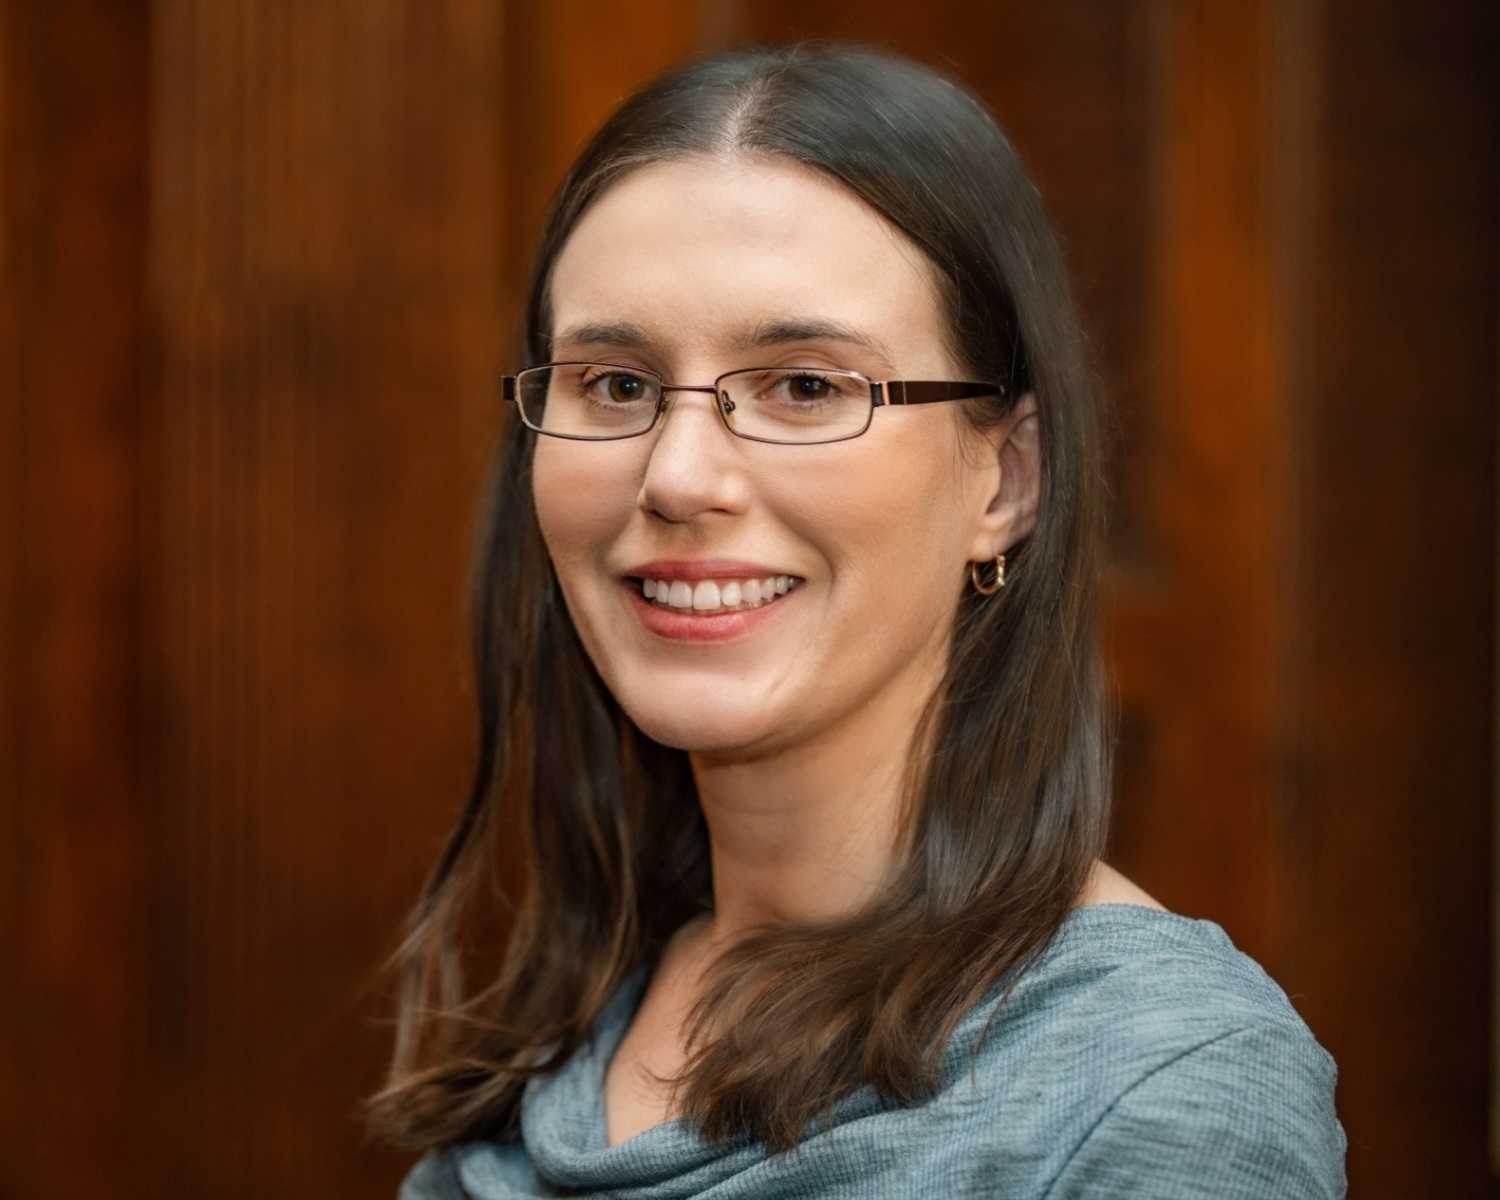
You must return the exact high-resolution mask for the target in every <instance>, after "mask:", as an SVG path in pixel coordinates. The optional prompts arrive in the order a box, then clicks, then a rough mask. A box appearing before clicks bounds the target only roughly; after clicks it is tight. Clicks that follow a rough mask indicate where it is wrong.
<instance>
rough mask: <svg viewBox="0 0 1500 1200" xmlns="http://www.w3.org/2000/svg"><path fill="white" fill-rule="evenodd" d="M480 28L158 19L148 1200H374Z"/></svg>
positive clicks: (473, 333)
mask: <svg viewBox="0 0 1500 1200" xmlns="http://www.w3.org/2000/svg"><path fill="white" fill-rule="evenodd" d="M499 16H500V12H499V9H498V7H497V6H495V5H494V4H491V3H485V2H483V0H447V2H444V3H439V4H433V3H425V2H424V3H412V2H409V0H347V2H342V3H341V2H325V3H316V4H306V5H273V4H263V3H255V2H251V0H160V2H159V3H158V4H157V5H156V6H155V9H154V13H153V37H154V44H155V45H154V49H155V61H156V62H157V64H158V72H157V75H156V78H155V80H154V88H153V112H152V121H153V124H152V128H153V135H154V136H153V150H152V161H151V183H152V210H151V216H152V225H151V231H150V232H151V247H152V255H151V276H150V299H151V305H152V311H153V316H154V319H155V322H156V334H157V338H158V342H159V375H158V381H157V385H158V394H157V397H156V401H157V404H158V406H159V414H160V415H159V423H160V430H161V433H160V436H161V472H160V476H159V480H158V482H157V486H158V487H159V489H160V497H161V499H160V514H161V515H160V524H159V527H158V536H159V538H160V545H161V552H160V553H161V562H160V569H159V575H158V576H157V581H156V582H157V609H156V611H155V614H154V616H155V619H156V620H157V622H158V625H159V628H160V630H161V635H162V639H163V647H162V658H161V663H162V672H163V693H164V705H163V712H162V725H161V734H160V741H159V744H158V752H159V754H160V756H161V778H162V788H161V793H160V798H159V805H160V807H159V820H160V825H159V828H158V833H157V838H158V846H159V850H158V853H159V856H160V861H161V870H160V872H159V874H158V876H157V910H156V914H155V915H156V923H157V924H156V934H157V942H156V944H157V946H158V954H157V958H156V962H155V968H156V980H157V984H158V990H157V1001H158V1017H159V1022H160V1023H159V1027H158V1030H157V1036H158V1046H159V1050H160V1053H161V1063H162V1067H161V1074H160V1078H159V1082H158V1087H159V1095H160V1097H161V1105H162V1109H163V1113H164V1115H166V1116H168V1117H169V1118H170V1124H171V1126H172V1127H174V1128H175V1130H176V1132H175V1134H174V1136H173V1137H172V1138H170V1139H169V1140H167V1139H164V1140H163V1141H162V1142H161V1143H160V1144H159V1145H158V1147H157V1149H158V1152H159V1161H158V1162H157V1164H156V1170H157V1171H158V1172H159V1178H160V1179H161V1180H162V1181H163V1183H164V1185H165V1187H166V1190H167V1191H168V1192H169V1193H170V1194H173V1195H184V1196H190V1195H212V1196H219V1197H258V1196H272V1195H316V1196H337V1195H372V1196H373V1195H389V1194H392V1193H393V1190H394V1187H395V1184H396V1180H397V1176H398V1173H399V1171H400V1169H401V1167H402V1162H401V1161H400V1160H399V1159H397V1158H396V1157H395V1156H392V1155H389V1154H385V1153H383V1152H379V1151H375V1150H371V1149H370V1148H369V1147H367V1146H365V1145H363V1139H362V1135H361V1133H360V1130H359V1128H358V1125H357V1122H356V1119H355V1111H354V1110H355V1105H356V1103H357V1101H358V1099H359V1097H360V1095H361V1093H362V1092H363V1091H365V1090H367V1089H369V1088H370V1087H372V1086H373V1085H374V1084H375V1083H376V1082H377V1081H378V1078H379V1073H380V1068H381V1062H382V1059H383V1057H384V1055H385V1053H386V1051H387V1045H388V1043H387V1038H388V1034H387V1032H386V1030H385V1029H384V1028H383V1027H382V1026H381V1024H380V1023H379V1021H380V1019H381V1018H383V1017H384V1016H385V1015H386V1004H385V999H386V998H385V996H384V994H383V992H380V991H377V990H373V989H372V988H371V987H370V984H371V981H372V979H373V977H374V972H375V968H376V967H377V965H378V963H379V961H380V959H381V957H382V956H383V954H384V953H385V951H386V950H388V949H389V948H390V946H391V945H392V944H393V937H394V933H395V930H396V928H397V925H398V924H399V921H400V919H401V916H402V914H403V913H404V911H405V910H406V908H407V906H408V905H409V903H410V902H411V899H412V897H413V896H414V895H415V893H416V888H417V885H418V883H419V881H420V878H421V875H422V873H423V872H424V871H425V869H426V866H427V863H428V861H429V859H430V856H431V855H432V854H433V853H434V852H435V849H436V847H437V845H438V844H439V839H440V837H441V833H442V831H443V829H444V828H445V826H446V825H447V824H448V822H449V821H450V820H451V819H452V816H453V814H454V811H455V808H456V805H457V803H458V801H459V798H460V797H461V794H462V791H463V787H464V781H465V777H466V774H467V771H468V765H469V764H468V758H469V754H470V752H471V725H472V718H471V717H470V714H469V711H468V709H469V704H468V693H467V687H466V680H467V673H466V664H465V653H464V651H465V647H466V644H467V639H466V634H465V630H464V625H465V621H466V612H465V608H464V596H465V579H466V574H467V555H468V547H469V541H470V529H471V525H472V521H473V516H472V514H473V507H474V502H475V499H476V496H477V494H478V491H479V487H480V480H481V476H482V471H483V464H484V461H485V457H486V453H487V450H488V448H489V443H490V433H491V430H492V429H493V427H494V412H493V380H494V377H495V375H496V374H497V372H498V370H499V366H500V363H501V361H502V345H501V341H502V338H503V329H504V314H503V313H502V311H501V304H500V293H499V267H500V261H501V256H502V250H501V237H502V232H501V231H502V229H503V227H504V219H505V206H506V201H505V193H504V188H503V187H502V179H501V165H500V154H501V147H502V144H503V137H504V129H503V124H502V121H503V106H502V104H501V101H500V91H499V80H500V78H501V77H502V74H503V70H504V63H503V53H504V49H505V47H504V43H503V39H502V36H501V26H500V21H499Z"/></svg>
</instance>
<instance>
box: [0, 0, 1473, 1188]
mask: <svg viewBox="0 0 1500 1200" xmlns="http://www.w3.org/2000/svg"><path fill="white" fill-rule="evenodd" d="M807 35H810V36H819V37H843V38H851V37H852V38H855V39H859V40H862V41H866V42H871V43H876V44H881V45H886V46H892V47H897V48H899V49H901V50H903V51H904V52H906V53H909V54H912V55H914V56H916V57H918V58H920V59H923V60H926V61H929V62H933V63H936V64H939V65H943V66H945V67H947V68H948V69H950V70H952V71H954V72H956V73H957V74H958V75H959V76H961V77H962V78H964V79H966V80H967V81H968V82H969V83H971V84H972V85H973V86H974V87H976V88H977V89H978V90H979V91H980V92H981V93H982V94H983V95H984V96H985V97H986V98H987V100H988V101H989V102H990V103H991V104H992V105H993V106H994V108H995V110H996V111H997V112H998V113H999V114H1000V116H1001V117H1002V119H1003V121H1004V122H1005V124H1006V126H1007V128H1008V129H1009V130H1010V131H1011V132H1012V134H1013V136H1014V138H1015V140H1016V141H1017V143H1018V144H1019V145H1020V147H1021V148H1022V150H1023V153H1024V155H1025V157H1026V158H1027V160H1028V162H1029V163H1030V164H1031V166H1032V167H1033V169H1034V171H1035V173H1036V175H1037V177H1038V179H1039V180H1040V183H1041V186H1042V189H1043V192H1044V194H1045V196H1046V199H1047V201H1048V204H1049V206H1050V208H1051V210H1052V212H1053V214H1054V215H1055V217H1056V219H1057V221H1058V223H1059V225H1060V227H1061V228H1062V230H1063V232H1064V234H1065V237H1066V239H1067V242H1068V247H1069V253H1070V256H1071V259H1072V263H1073V266H1074V268H1075V270H1076V272H1077V274H1078V277H1079V281H1080V282H1079V286H1080V293H1081V296H1082V299H1083V306H1084V309H1085V312H1086V314H1087V316H1088V319H1089V324H1090V328H1091V331H1092V332H1093V334H1094V336H1095V338H1096V340H1097V343H1098V347H1099V357H1100V364H1101V370H1102V372H1103V374H1104V378H1105V379H1106V382H1107V385H1108V388H1109V392H1110V395H1111V399H1112V414H1113V424H1114V429H1115V438H1114V444H1115V455H1114V461H1113V465H1112V477H1113V479H1114V481H1115V529H1114V553H1113V559H1114V561H1113V564H1112V568H1111V579H1112V583H1111V597H1110V610H1109V630H1108V636H1109V645H1110V654H1111V659H1112V662H1113V664H1114V667H1115V672H1116V679H1117V695H1118V703H1119V710H1120V786H1119V802H1118V818H1117V827H1116V836H1115V851H1114V859H1115V861H1116V862H1117V864H1118V865H1119V866H1121V867H1122V868H1123V869H1124V870H1126V871H1127V872H1128V873H1130V874H1132V875H1134V876H1135V877H1136V878H1138V879H1139V881H1140V882H1141V883H1142V884H1144V885H1145V886H1146V887H1147V888H1148V889H1150V890H1152V891H1153V892H1155V893H1156V894H1157V895H1158V896H1160V897H1161V899H1162V900H1163V901H1165V902H1166V903H1167V904H1168V905H1170V906H1172V907H1174V908H1176V909H1178V910H1179V911H1182V912H1184V913H1188V914H1190V915H1196V916H1204V917H1210V918H1212V919H1214V920H1217V921H1219V922H1221V923H1222V924H1223V925H1224V926H1225V927H1226V928H1227V929H1228V930H1229V931H1230V933H1231V934H1232V935H1233V937H1234V938H1235V939H1236V940H1237V941H1238V943H1239V944H1240V945H1241V946H1242V947H1244V948H1245V949H1246V950H1248V951H1249V952H1251V953H1252V954H1254V955H1256V956H1257V957H1258V958H1260V959H1261V961H1263V962H1264V963H1265V964H1266V966H1267V967H1268V969H1270V970H1271V972H1272V973H1273V974H1274V975H1275V976H1276V978H1277V979H1278V980H1279V981H1280V982H1281V983H1282V985H1283V986H1284V987H1285V988H1286V989H1287V990H1288V992H1289V993H1291V994H1292V996H1293V997H1294V1000H1295V1001H1296V1003H1297V1005H1298V1007H1299V1009H1300V1010H1301V1011H1302V1013H1303V1014H1304V1016H1305V1017H1306V1019H1307V1020H1308V1021H1309V1023H1310V1024H1311V1025H1312V1027H1313V1029H1314V1030H1315V1031H1316V1033H1317V1034H1318V1036H1319V1037H1320V1038H1321V1039H1322V1041H1323V1042H1324V1044H1325V1045H1326V1046H1327V1047H1328V1048H1329V1049H1330V1050H1331V1051H1332V1052H1333V1053H1334V1055H1335V1057H1336V1058H1337V1059H1338V1062H1339V1065H1340V1083H1339V1093H1338V1102H1339V1107H1340V1111H1341V1115H1342V1117H1343V1120H1344V1123H1345V1126H1346V1128H1347V1130H1348V1133H1349V1137H1350V1153H1349V1173H1350V1179H1351V1185H1352V1189H1351V1194H1353V1195H1355V1196H1358V1197H1391V1198H1396V1197H1400V1198H1402V1200H1410V1198H1412V1197H1427V1196H1431V1197H1443V1198H1453V1197H1479V1196H1490V1195H1495V1194H1496V1189H1495V1187H1494V1181H1493V1177H1492V1173H1491V1168H1490V1165H1489V1162H1488V1159H1487V1155H1486V1149H1485V1146H1486V1127H1487V1120H1488V1115H1487V1114H1488V1108H1489V1104H1490V1087H1489V1065H1488V1064H1489V1061H1490V1060H1489V1055H1490V1036H1489V1008H1488V1005H1489V993H1490V971H1491V961H1492V955H1491V949H1490V917H1489V913H1490V904H1491V886H1490V876H1491V868H1490V864H1491V845H1492V824H1493V821H1492V811H1493V807H1494V783H1495V779H1494V774H1495V772H1494V750H1495V745H1494V743H1495V738H1494V729H1495V710H1494V699H1493V696H1494V679H1495V653H1494V633H1495V612H1496V592H1495V574H1496V487H1495V483H1496V479H1495V463H1496V421H1495V416H1496V378H1497V361H1496V341H1497V338H1496V331H1497V323H1500V314H1497V304H1496V296H1497V265H1500V247H1497V236H1496V233H1497V218H1500V128H1497V124H1500V117H1497V113H1500V103H1497V101H1500V6H1497V5H1495V4H1494V3H1493V0H1263V2H1260V3H1252V2H1245V0H987V2H986V3H982V4H981V3H956V2H954V0H925V2H924V3H921V4H911V3H906V2H902V0H864V2H863V3H855V2H853V0H796V2H795V3H793V2H792V0H742V2H741V3H735V2H734V0H632V2H631V3H630V4H625V3H623V2H622V0H613V2H609V0H547V2H543V0H531V2H530V3H522V2H520V0H516V2H514V3H511V4H503V3H500V2H498V0H300V2H293V0H152V2H150V3H148V2H146V0H135V2H131V0H115V2H106V0H0V147H3V149H0V201H3V217H0V980H3V983H0V1196H3V1197H7V1198H9V1197H16V1198H23V1200H43V1198H52V1197H67V1198H74V1197H79V1196H90V1197H96V1198H99V1200H105V1198H115V1197H118V1198H122V1200H123V1198H127V1197H128V1198H137V1197H138V1198H141V1200H145V1198H148V1197H150V1198H159V1197H179V1196H180V1197H192V1198H198V1197H215V1198H221V1197H222V1198H238V1197H273V1196H275V1197H280V1196H289V1195H290V1196H319V1197H365V1196H369V1197H377V1196H389V1195H391V1194H392V1192H393V1188H394V1186H395V1182H396V1180H397V1179H398V1177H399V1175H400V1172H401V1171H402V1169H403V1168H404V1165H405V1160H404V1159H402V1158H401V1157H400V1156H398V1155H395V1154H392V1153H389V1152H387V1151H384V1150H382V1149H380V1148H378V1147H374V1146H370V1145H367V1144H365V1142H364V1141H363V1139H362V1136H361V1133H360V1131H359V1127H358V1125H357V1123H356V1121H355V1119H354V1117H353V1109H354V1105H355V1101H356V1098H357V1097H358V1096H359V1095H360V1094H361V1093H362V1092H363V1091H364V1090H366V1089H367V1088H369V1087H370V1086H371V1085H372V1084H373V1083H374V1082H375V1081H376V1080H377V1079H378V1077H379V1073H380V1069H381V1060H382V1056H383V1054H384V1052H385V1048H386V1038H387V1030H386V1029H385V1027H384V1026H383V1024H382V1021H383V1019H384V1015H385V1013H386V1012H387V998H386V995H385V993H384V991H383V990H382V986H381V985H380V983H379V981H378V967H379V963H380V961H381V959H382V956H383V955H384V954H385V953H386V952H387V951H388V950H389V949H390V948H391V946H392V944H393V939H394V935H395V930H396V929H397V927H398V924H399V922H400V920H401V918H402V916H403V914H404V912H405V910H406V908H407V906H408V904H409V903H410V901H411V900H412V898H413V897H414V895H415V892H416V888H417V886H418V884H419V881H420V879H421V877H422V875H423V873H424V871H425V869H426V867H427V866H428V864H429V862H430V860H431V858H432V856H433V854H434V851H435V849H436V847H437V845H438V841H439V838H440V837H441V834H442V831H443V830H444V828H445V827H446V825H447V824H448V822H449V821H450V819H451V818H452V817H453V815H454V813H455V811H456V807H457V805H458V803H459V799H460V796H461V793H462V789H463V784H464V780H465V777H466V775H467V772H468V769H469V761H468V760H469V755H470V753H471V750H472V744H473V729H472V727H473V719H472V716H471V714H470V711H469V710H470V705H471V695H470V693H471V687H470V683H469V680H468V674H467V657H466V655H467V649H466V648H467V625H466V622H467V615H466V593H465V587H466V577H467V555H468V547H469V542H470V537H471V529H472V524H473V513H474V507H475V501H476V497H477V492H478V488H479V486H480V481H481V477H482V471H483V463H484V459H485V455H486V452H487V450H488V447H489V442H490V438H491V434H492V430H493V429H494V426H495V399H494V386H493V385H494V380H495V377H496V375H497V374H498V373H499V371H500V369H501V368H502V366H503V365H505V364H506V363H507V362H509V361H510V359H509V350H510V346H511V344H512V337H513V334H514V316H515V307H516V300H517V294H518V290H519V287H520V283H521V280H522V275H523V271H524V264H525V261H526V257H527V254H528V247H529V241H530V238H531V237H532V235H533V233H534V230H535V227H536V223H537V220H538V216H539V213H540V211H541V209H542V207H543V205H544V204H545V201H546V198H547V195H548V193H549V192H550V190H551V189H552V188H553V187H554V186H555V184H556V182H557V179H558V177H559V175H560V173H561V171H562V169H563V168H564V166H565V165H566V163H567V162H568V160H569V159H570V157H571V155H572V154H573V153H574V152H575V151H576V149H577V148H578V147H579V146H580V144H581V141H582V139H583V138H584V137H585V136H586V135H587V133H588V132H589V131H590V130H591V129H592V128H593V127H594V126H595V124H596V123H597V122H598V121H599V119H600V118H601V117H602V116H603V114H604V113H605V112H607V111H608V110H609V108H610V107H611V106H612V104H614V103H615V102H616V101H617V100H618V99H619V98H620V97H621V96H622V95H624V94H625V93H626V92H627V91H628V90H630V89H631V88H633V87H634V86H635V85H636V84H638V83H639V82H641V81H642V80H643V79H645V78H646V77H647V76H649V75H651V74H653V73H654V72H656V71H657V70H659V69H660V68H662V67H664V66H666V65H668V64H670V63H671V62H673V61H676V60H678V59H680V58H681V57H683V56H685V55H687V54H690V53H693V52H695V51H696V50H699V49H702V48H705V47H712V46H716V45H725V44H733V43H735V42H737V41H739V40H741V39H746V38H750V39H777V40H780V39H784V38H788V37H801V36H807Z"/></svg>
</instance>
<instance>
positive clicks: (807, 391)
mask: <svg viewBox="0 0 1500 1200" xmlns="http://www.w3.org/2000/svg"><path fill="white" fill-rule="evenodd" d="M784 382H785V384H786V388H787V394H788V395H789V396H790V397H791V398H792V399H793V400H826V399H827V398H828V395H829V393H830V392H832V391H833V382H832V381H831V380H829V379H825V378H823V377H822V376H821V375H788V376H787V377H786V379H785V381H784Z"/></svg>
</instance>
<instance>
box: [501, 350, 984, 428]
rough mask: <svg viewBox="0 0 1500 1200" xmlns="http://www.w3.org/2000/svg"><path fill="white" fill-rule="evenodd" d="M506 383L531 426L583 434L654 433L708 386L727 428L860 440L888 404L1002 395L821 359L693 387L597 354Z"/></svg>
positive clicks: (971, 385)
mask: <svg viewBox="0 0 1500 1200" xmlns="http://www.w3.org/2000/svg"><path fill="white" fill-rule="evenodd" d="M501 385H502V389H503V395H504V398H505V399H506V400H513V401H515V403H516V406H517V407H518V408H519V409H520V411H521V420H522V421H524V422H525V423H526V425H527V427H528V428H530V429H534V430H536V432H537V433H542V434H546V435H548V436H549V437H560V438H572V439H574V440H575V441H581V442H608V441H615V440H618V439H620V438H631V437H640V436H641V434H643V433H649V432H650V431H651V430H652V429H653V428H655V427H656V425H657V423H658V422H659V421H661V419H662V418H663V417H664V416H665V415H666V412H667V410H668V409H669V408H670V407H671V399H670V396H671V393H673V392H705V393H707V394H709V395H711V396H713V397H714V407H715V408H717V409H718V410H719V416H720V417H721V418H722V419H723V421H724V424H725V426H726V427H727V428H728V429H729V432H730V433H732V434H735V435H736V436H737V437H742V438H748V439H750V440H751V441H752V442H775V443H778V444H785V445H813V444H818V443H822V442H842V441H847V440H848V439H849V438H856V437H858V436H859V435H860V434H862V433H864V431H865V430H867V429H868V428H869V427H870V418H871V417H872V416H873V415H874V412H875V410H876V409H877V408H880V407H883V406H885V405H888V404H939V403H942V402H943V401H946V400H973V399H978V398H979V397H982V396H1003V395H1005V388H1004V387H1002V386H1001V385H1000V384H998V383H957V382H946V381H926V382H912V381H902V380H895V379H891V380H885V381H877V380H873V379H869V378H867V377H865V376H864V375H861V374H859V372H857V371H825V370H823V369H822V368H819V367H748V368H746V369H744V370H740V371H730V372H729V373H728V374H725V375H720V376H719V377H718V378H717V379H716V380H714V382H713V386H711V387H710V386H706V385H705V386H689V385H686V384H677V383H668V382H667V381H666V380H665V379H663V378H662V377H661V376H660V375H658V374H656V372H654V371H647V370H645V369H644V368H642V367H622V366H619V365H617V364H615V363H596V362H560V363H546V364H544V365H542V366H540V367H531V368H529V369H527V370H525V371H522V372H520V373H519V374H516V375H507V376H505V377H504V378H503V379H502V380H501Z"/></svg>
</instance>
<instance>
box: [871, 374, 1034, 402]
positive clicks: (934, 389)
mask: <svg viewBox="0 0 1500 1200" xmlns="http://www.w3.org/2000/svg"><path fill="white" fill-rule="evenodd" d="M870 391H871V393H872V394H873V399H874V402H875V407H876V408H879V407H881V406H882V405H886V404H938V403H941V402H942V401H944V400H977V399H979V398H980V397H981V396H1003V395H1005V388H1004V386H1003V385H1002V384H998V383H953V382H949V381H946V380H920V381H903V380H900V379H892V380H888V381H887V382H885V383H872V384H871V385H870Z"/></svg>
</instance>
